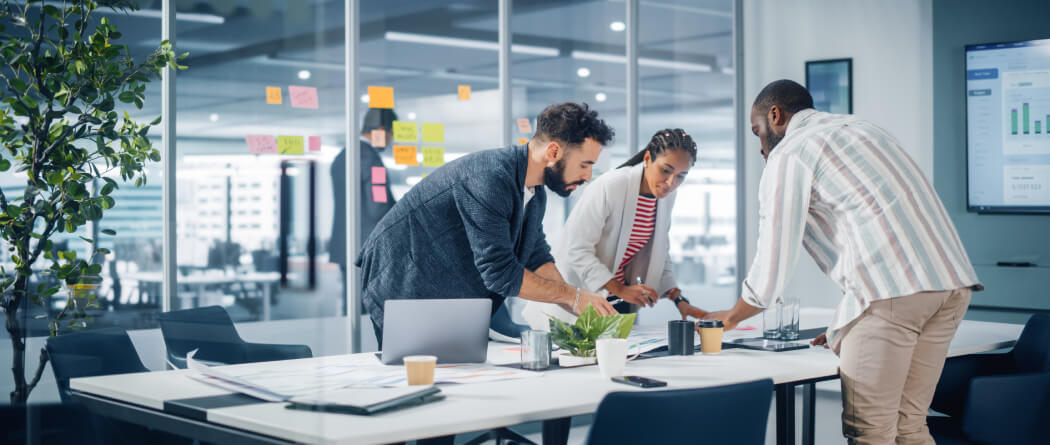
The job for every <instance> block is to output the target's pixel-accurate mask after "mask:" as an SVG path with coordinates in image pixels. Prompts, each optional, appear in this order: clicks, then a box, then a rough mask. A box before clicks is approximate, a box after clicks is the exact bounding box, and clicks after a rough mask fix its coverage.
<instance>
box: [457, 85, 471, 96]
mask: <svg viewBox="0 0 1050 445" xmlns="http://www.w3.org/2000/svg"><path fill="white" fill-rule="evenodd" d="M459 100H470V85H460V86H459Z"/></svg>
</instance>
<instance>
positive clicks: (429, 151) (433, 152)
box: [423, 124, 445, 167]
mask: <svg viewBox="0 0 1050 445" xmlns="http://www.w3.org/2000/svg"><path fill="white" fill-rule="evenodd" d="M424 125H425V124H424ZM442 165H445V147H423V166H424V167H440V166H442Z"/></svg>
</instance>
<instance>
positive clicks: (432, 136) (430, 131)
mask: <svg viewBox="0 0 1050 445" xmlns="http://www.w3.org/2000/svg"><path fill="white" fill-rule="evenodd" d="M423 142H429V143H438V144H440V143H442V142H445V124H423Z"/></svg>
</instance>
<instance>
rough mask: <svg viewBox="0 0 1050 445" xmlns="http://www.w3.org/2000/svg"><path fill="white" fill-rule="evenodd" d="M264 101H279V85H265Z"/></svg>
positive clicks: (274, 102)
mask: <svg viewBox="0 0 1050 445" xmlns="http://www.w3.org/2000/svg"><path fill="white" fill-rule="evenodd" d="M266 103H268V104H277V105H279V104H280V103H281V87H266Z"/></svg>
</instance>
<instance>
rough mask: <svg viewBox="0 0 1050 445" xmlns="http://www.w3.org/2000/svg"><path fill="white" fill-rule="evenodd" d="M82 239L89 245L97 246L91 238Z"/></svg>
mask: <svg viewBox="0 0 1050 445" xmlns="http://www.w3.org/2000/svg"><path fill="white" fill-rule="evenodd" d="M80 239H82V240H84V241H85V242H87V243H88V244H95V240H93V239H91V238H85V237H80Z"/></svg>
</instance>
